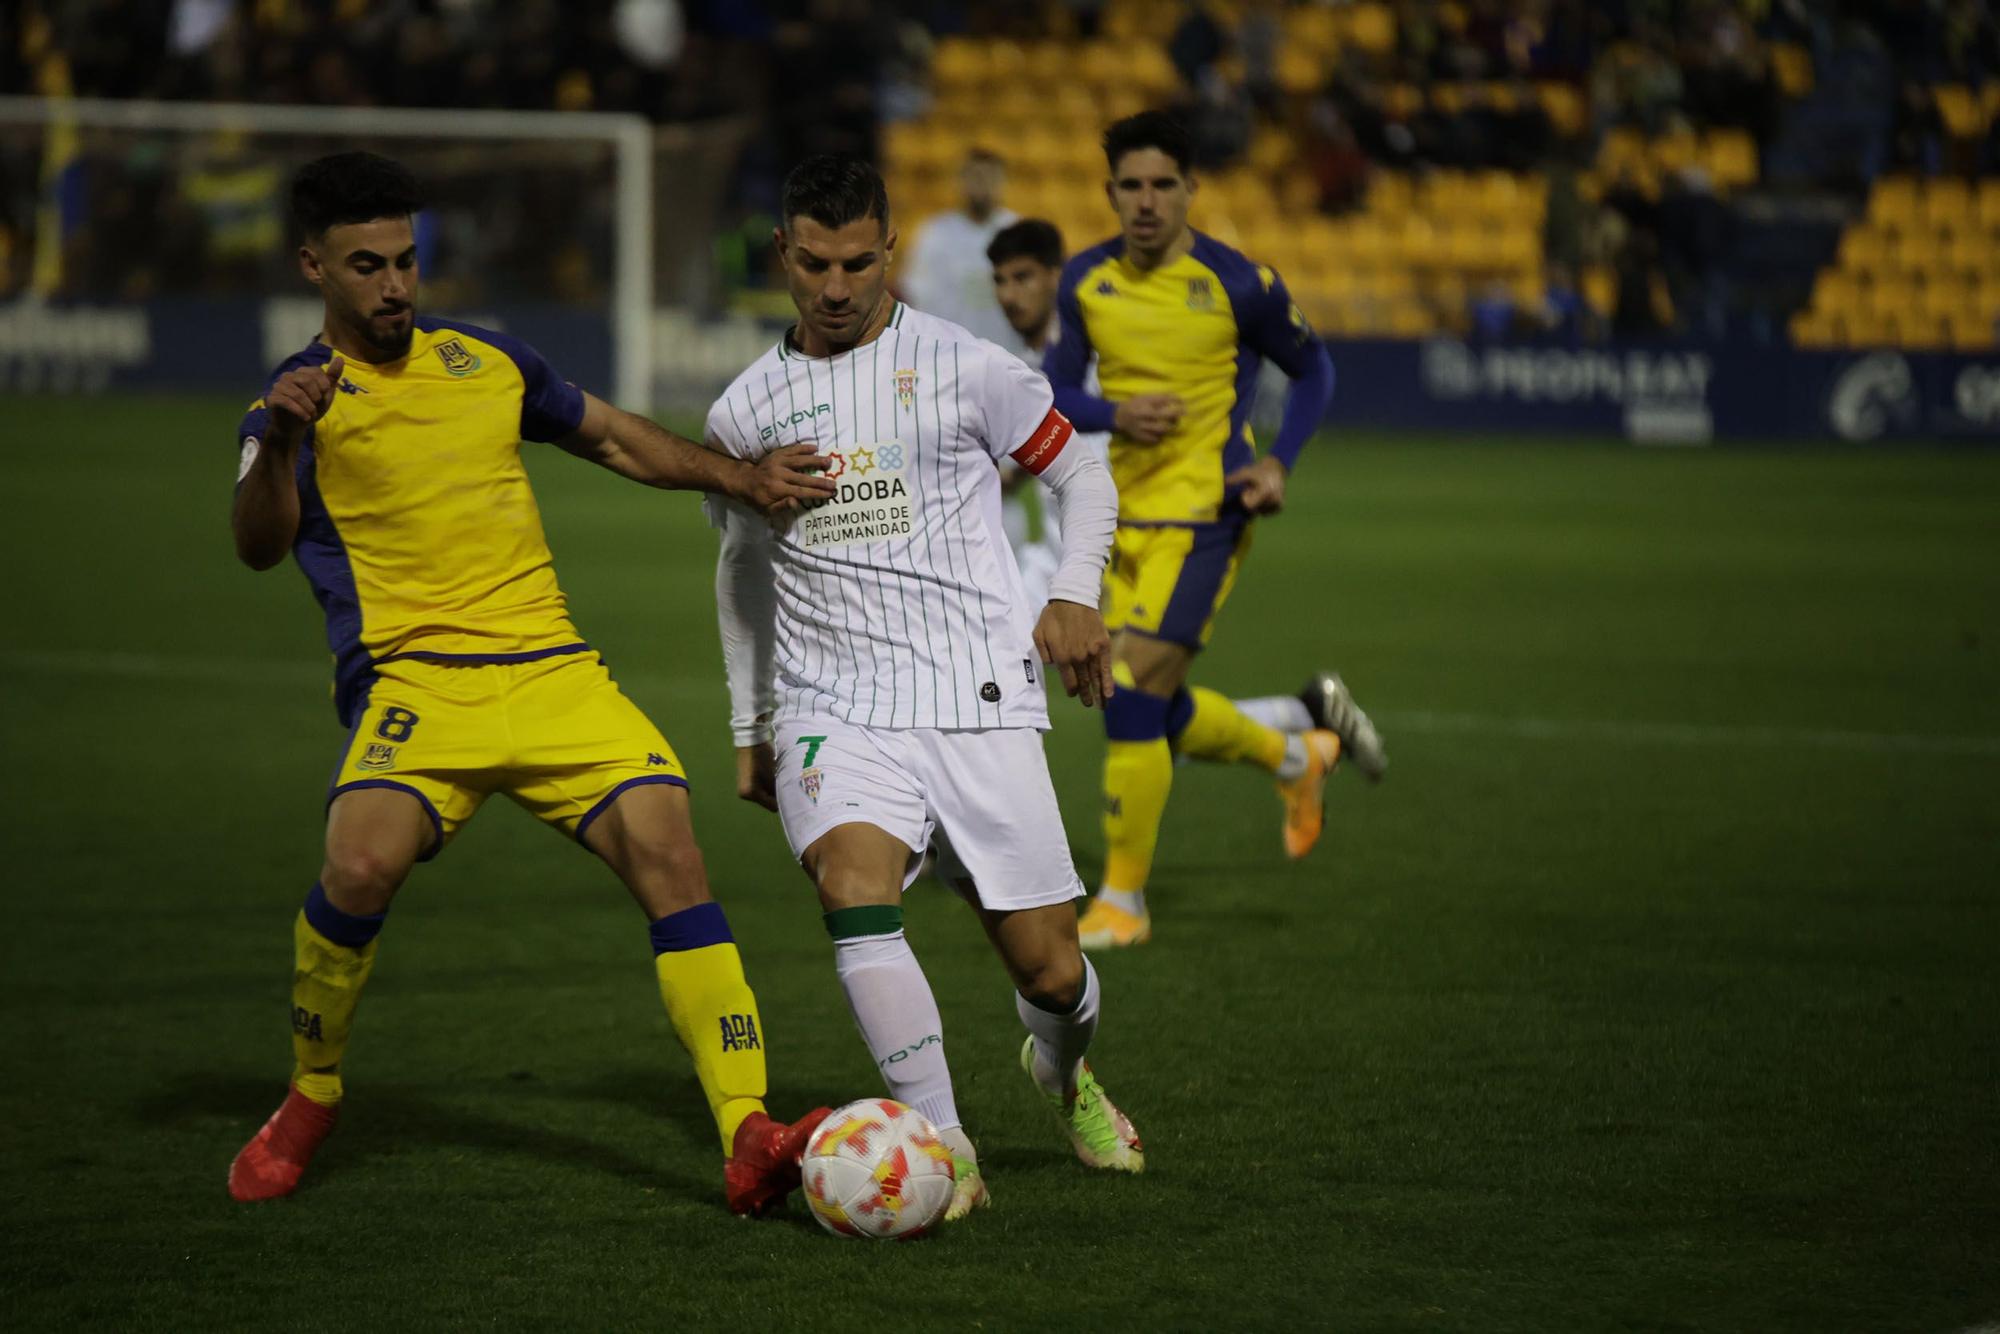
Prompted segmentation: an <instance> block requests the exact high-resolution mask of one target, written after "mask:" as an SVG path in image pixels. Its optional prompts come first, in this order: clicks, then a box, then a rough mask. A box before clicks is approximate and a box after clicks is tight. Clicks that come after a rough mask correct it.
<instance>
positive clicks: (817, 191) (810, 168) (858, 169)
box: [784, 153, 889, 227]
mask: <svg viewBox="0 0 2000 1334" xmlns="http://www.w3.org/2000/svg"><path fill="white" fill-rule="evenodd" d="M784 209H785V213H784V220H785V223H786V224H787V225H790V223H791V221H792V219H793V218H800V217H804V218H811V219H812V220H813V221H814V222H816V223H818V224H819V225H820V226H822V227H845V226H846V225H847V224H848V223H850V222H859V221H861V220H862V219H863V218H880V219H881V220H882V225H883V226H884V227H887V226H888V225H889V188H888V187H887V186H885V185H883V184H882V173H881V172H879V171H876V170H875V168H874V166H873V164H871V163H869V162H867V161H865V160H864V159H862V158H858V157H854V156H852V155H850V154H847V153H816V154H814V155H813V156H812V157H809V158H807V159H806V160H805V161H803V162H801V163H799V165H798V166H796V167H793V168H792V170H791V172H790V174H789V175H787V176H786V177H785V199H784Z"/></svg>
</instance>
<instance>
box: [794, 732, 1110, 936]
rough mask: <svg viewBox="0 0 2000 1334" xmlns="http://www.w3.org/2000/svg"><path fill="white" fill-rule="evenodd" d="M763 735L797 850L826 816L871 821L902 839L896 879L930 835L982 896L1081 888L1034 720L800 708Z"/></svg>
mask: <svg viewBox="0 0 2000 1334" xmlns="http://www.w3.org/2000/svg"><path fill="white" fill-rule="evenodd" d="M773 745H774V748H775V750H776V752H777V761H778V764H777V782H778V815H779V818H780V819H782V820H783V821H784V825H785V838H786V839H787V840H788V841H789V842H790V843H791V845H792V855H793V856H795V857H796V856H800V855H802V854H803V853H804V852H805V850H806V849H807V848H809V847H811V846H812V845H813V844H814V843H815V842H817V841H818V840H819V839H820V838H821V836H823V835H824V834H825V833H826V832H827V831H828V830H829V829H832V828H834V827H835V826H838V825H843V824H855V823H860V824H872V825H874V826H875V827H876V828H878V829H880V830H882V831H884V832H885V833H887V834H890V835H891V836H893V837H895V838H898V839H900V840H902V841H903V842H904V843H905V844H907V845H908V846H909V849H910V863H909V869H908V870H907V871H905V873H904V875H903V888H905V889H908V888H909V887H910V882H911V881H913V880H915V879H916V877H917V870H918V868H919V867H920V866H921V865H922V862H923V854H924V850H925V849H926V848H930V847H933V846H934V847H935V848H936V853H937V873H938V876H939V878H941V879H943V880H944V881H945V882H946V883H947V884H951V885H953V886H954V887H959V885H958V882H960V881H963V880H965V879H968V878H969V879H970V880H971V881H972V884H973V894H974V895H975V896H976V897H977V899H978V902H979V904H980V906H981V907H986V908H996V909H1002V910H1008V909H1015V908H1043V907H1047V906H1049V905H1050V904H1056V903H1068V902H1069V901H1070V900H1072V899H1076V898H1080V897H1082V895H1083V893H1084V889H1083V881H1082V880H1081V879H1079V878H1078V876H1077V874H1076V866H1075V865H1074V864H1073V863H1072V862H1071V861H1070V857H1069V838H1068V836H1067V835H1066V834H1065V833H1064V832H1063V823H1062V811H1061V810H1060V809H1059V808H1058V807H1057V805H1056V790H1055V785H1054V784H1052V783H1051V782H1050V781H1049V764H1048V760H1047V759H1046V758H1045V757H1044V756H1043V754H1042V734H1041V733H1040V732H1037V731H1035V730H1034V729H1032V728H1027V727H996V728H988V729H985V730H983V731H939V730H936V729H933V728H899V729H889V728H876V727H858V726H856V725H855V724H853V723H844V722H841V721H839V720H838V719H835V718H829V717H825V716H823V715H817V716H815V715H808V716H805V717H794V718H785V719H781V720H780V721H779V723H778V727H777V738H776V740H775V742H774V743H773Z"/></svg>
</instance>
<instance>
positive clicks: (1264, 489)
mask: <svg viewBox="0 0 2000 1334" xmlns="http://www.w3.org/2000/svg"><path fill="white" fill-rule="evenodd" d="M1285 477H1286V473H1285V465H1284V464H1282V463H1280V462H1278V461H1277V460H1276V459H1274V458H1272V457H1271V456H1270V455H1269V454H1266V455H1265V456H1264V457H1263V458H1261V459H1258V460H1257V461H1256V462H1255V463H1253V464H1251V465H1250V466H1249V467H1247V468H1238V469H1237V470H1236V471H1235V472H1233V473H1230V474H1229V475H1228V476H1227V477H1225V478H1223V479H1222V485H1223V486H1224V487H1225V488H1227V487H1232V486H1240V487H1242V488H1243V490H1242V492H1241V493H1240V495H1239V499H1241V500H1242V502H1243V508H1244V509H1246V510H1249V511H1250V512H1251V513H1252V514H1276V513H1277V512H1278V511H1279V510H1281V509H1283V508H1284V507H1285Z"/></svg>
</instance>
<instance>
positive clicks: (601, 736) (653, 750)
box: [326, 653, 687, 861]
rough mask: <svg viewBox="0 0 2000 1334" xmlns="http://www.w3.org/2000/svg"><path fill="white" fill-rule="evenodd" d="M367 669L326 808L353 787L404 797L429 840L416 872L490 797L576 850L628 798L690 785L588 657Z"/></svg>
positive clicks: (409, 663) (654, 732)
mask: <svg viewBox="0 0 2000 1334" xmlns="http://www.w3.org/2000/svg"><path fill="white" fill-rule="evenodd" d="M375 670H376V680H375V682H374V684H373V685H372V686H371V687H370V688H369V691H368V702H367V704H366V706H365V707H364V708H363V709H362V712H361V719H360V721H359V722H358V723H357V724H355V728H354V733H353V735H352V736H350V737H349V738H348V741H347V750H346V752H345V753H344V754H343V755H342V756H341V760H340V767H339V768H338V769H336V770H335V771H334V777H333V786H332V788H331V789H330V790H329V791H328V792H327V796H326V800H327V804H328V805H329V806H331V805H332V804H333V799H334V798H335V797H338V796H339V795H340V794H341V793H343V792H352V791H355V790H356V789H358V788H369V787H383V788H392V789H395V790H397V791H400V792H407V793H409V794H410V795H411V796H413V797H415V798H416V799H417V800H418V801H420V802H422V803H423V806H424V810H425V812H426V813H427V814H429V816H430V817H431V825H432V827H433V829H435V831H436V834H437V837H436V840H435V841H434V842H433V843H432V845H431V847H430V849H429V850H428V851H427V852H425V854H424V856H423V860H425V861H428V860H430V859H431V858H432V857H435V856H437V854H438V853H439V852H440V851H442V850H443V848H444V845H445V844H446V843H448V842H450V841H451V837H452V835H453V834H455V833H457V832H458V829H459V826H460V825H463V824H464V823H465V822H466V821H467V820H469V819H471V818H472V813H473V812H474V811H476V810H478V809H479V805H480V803H481V802H483V801H485V800H486V798H487V797H488V796H490V795H491V794H492V793H494V792H504V793H506V794H507V795H508V796H509V797H512V798H513V799H514V800H515V801H516V802H517V803H519V804H520V805H521V806H523V807H525V808H526V809H527V810H528V811H529V813H530V814H532V815H534V816H535V817H536V818H537V819H540V820H542V821H543V822H545V823H547V824H550V825H554V826H555V827H556V828H558V829H561V830H562V831H563V832H564V833H567V834H571V835H573V836H574V837H575V838H576V839H577V840H578V841H579V842H581V841H582V839H583V835H584V831H585V830H587V829H589V828H590V823H591V821H593V820H595V819H596V818H597V817H598V816H599V815H600V814H602V813H603V812H604V811H605V810H606V809H607V808H609V807H610V805H611V803H612V802H613V801H615V800H616V799H617V798H618V796H619V795H620V794H621V793H623V792H624V791H625V790H626V789H627V788H631V787H637V786H638V785H640V784H642V783H671V784H673V785H675V786H677V787H686V786H687V773H686V771H685V770H683V769H682V768H681V762H680V760H679V759H678V758H677V757H676V756H675V755H674V752H673V748H672V747H670V746H668V745H667V743H666V740H665V738H663V737H661V735H660V732H659V729H658V728H656V727H654V726H653V724H652V723H651V722H650V721H648V720H647V718H646V715H645V714H643V713H641V712H640V711H639V706H638V705H636V704H634V703H633V702H632V701H631V700H629V699H627V698H626V697H625V694H624V692H623V691H621V690H619V688H618V685H617V683H616V682H614V681H613V680H612V679H611V673H610V672H608V671H606V670H605V667H604V661H603V659H601V658H599V657H598V656H597V654H595V653H573V654H565V655H563V656H560V657H551V658H540V659H536V660H534V661H531V662H513V663H453V662H426V661H421V660H411V659H404V660H401V661H397V662H385V663H382V664H381V665H379V666H378V667H377V668H376V669H375Z"/></svg>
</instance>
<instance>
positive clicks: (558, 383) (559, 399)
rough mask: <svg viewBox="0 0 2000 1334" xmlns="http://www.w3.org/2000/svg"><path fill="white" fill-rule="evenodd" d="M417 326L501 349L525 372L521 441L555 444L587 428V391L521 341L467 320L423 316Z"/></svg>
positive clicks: (516, 366) (522, 378) (523, 373)
mask: <svg viewBox="0 0 2000 1334" xmlns="http://www.w3.org/2000/svg"><path fill="white" fill-rule="evenodd" d="M415 323H416V326H417V327H418V328H419V329H422V330H423V331H424V332H425V333H436V332H437V331H438V330H440V329H442V330H445V331H446V332H449V333H462V334H464V335H465V336H466V337H468V338H477V339H478V340H479V341H480V342H482V343H486V344H489V345H491V346H493V347H497V348H499V349H500V350H501V351H502V352H504V353H506V354H507V359H508V360H510V361H512V362H513V363H514V366H515V368H516V369H518V370H519V371H520V372H521V438H522V439H523V440H533V441H535V442H537V443H538V444H544V445H546V444H553V443H554V442H555V441H557V440H560V439H562V438H563V437H564V436H566V435H568V434H569V433H570V432H571V431H574V430H575V429H576V428H577V427H578V426H580V425H582V424H583V391H582V390H581V389H578V388H577V387H576V386H575V385H573V384H571V383H569V382H568V381H567V380H565V379H563V378H562V377H561V376H560V375H557V374H556V373H555V370H554V369H553V368H552V367H551V366H550V365H549V363H548V362H547V361H545V360H543V358H542V354H541V353H539V352H537V351H535V349H534V348H532V347H530V346H528V345H527V344H526V343H524V342H522V341H521V340H520V339H518V338H515V337H512V336H511V335H508V334H503V333H499V332H497V331H495V330H493V329H482V328H480V327H479V326H478V325H476V324H467V323H466V322H465V321H463V320H441V319H438V318H437V317H436V316H434V315H432V316H420V317H419V318H418V319H417V320H416V321H415Z"/></svg>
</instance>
